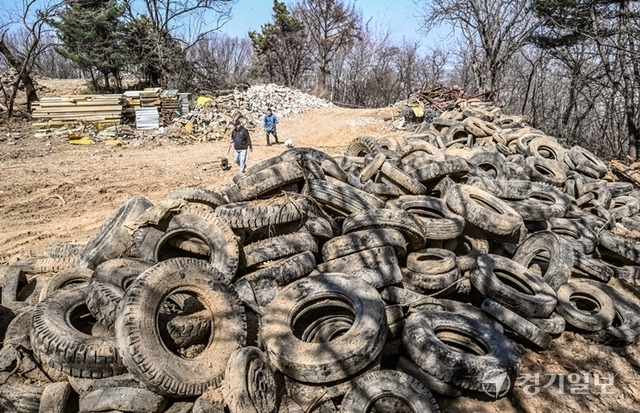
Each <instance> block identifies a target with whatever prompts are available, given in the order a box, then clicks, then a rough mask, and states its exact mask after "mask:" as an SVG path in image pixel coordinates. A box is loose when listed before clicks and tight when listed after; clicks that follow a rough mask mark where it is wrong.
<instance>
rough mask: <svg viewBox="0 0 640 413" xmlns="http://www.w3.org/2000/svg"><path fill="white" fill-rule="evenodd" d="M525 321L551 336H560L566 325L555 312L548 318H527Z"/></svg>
mask: <svg viewBox="0 0 640 413" xmlns="http://www.w3.org/2000/svg"><path fill="white" fill-rule="evenodd" d="M527 321H529V322H530V323H532V324H533V325H535V326H536V327H538V328H539V329H540V330H542V331H544V332H545V333H547V334H549V335H552V336H557V335H560V334H562V333H563V332H564V328H565V326H566V323H567V322H566V321H565V320H564V318H562V316H561V315H560V314H558V313H556V312H553V313H551V316H549V317H548V318H527Z"/></svg>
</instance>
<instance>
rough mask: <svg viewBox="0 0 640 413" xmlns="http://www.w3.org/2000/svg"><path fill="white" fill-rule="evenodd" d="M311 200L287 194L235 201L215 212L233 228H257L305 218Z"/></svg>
mask: <svg viewBox="0 0 640 413" xmlns="http://www.w3.org/2000/svg"><path fill="white" fill-rule="evenodd" d="M308 209H309V202H308V201H307V200H306V199H304V198H301V197H292V196H285V197H281V198H271V199H265V200H257V201H245V202H235V203H233V204H228V205H224V206H222V207H219V208H217V209H216V211H215V213H216V215H217V216H219V217H220V218H222V219H224V220H225V221H226V222H227V223H228V224H229V226H230V227H231V228H251V229H257V228H260V227H263V226H265V225H276V224H285V223H287V222H292V221H296V220H299V219H302V218H304V217H305V216H306V215H307V212H308Z"/></svg>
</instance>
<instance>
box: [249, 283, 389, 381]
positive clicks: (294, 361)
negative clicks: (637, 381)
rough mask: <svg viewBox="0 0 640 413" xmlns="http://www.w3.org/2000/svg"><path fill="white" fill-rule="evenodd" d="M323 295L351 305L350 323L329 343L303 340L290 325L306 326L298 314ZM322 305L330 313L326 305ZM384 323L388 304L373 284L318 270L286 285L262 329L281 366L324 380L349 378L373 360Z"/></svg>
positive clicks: (382, 337)
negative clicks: (341, 333)
mask: <svg viewBox="0 0 640 413" xmlns="http://www.w3.org/2000/svg"><path fill="white" fill-rule="evenodd" d="M303 292H304V293H303ZM325 298H326V299H328V300H329V301H331V300H335V303H334V305H336V306H337V307H338V308H347V311H348V312H349V313H350V314H352V316H353V324H352V326H351V328H350V329H349V330H348V331H347V332H346V333H345V334H344V335H342V336H341V337H338V338H336V339H334V340H332V341H330V342H326V343H309V342H304V341H302V340H301V339H299V338H298V337H297V336H296V334H294V331H293V330H292V328H295V329H296V331H299V330H298V328H302V329H304V328H307V327H308V326H307V325H298V324H299V323H298V321H299V317H300V316H303V315H304V313H305V311H307V312H309V311H311V312H313V310H314V303H318V300H322V299H325ZM320 308H324V309H325V310H323V313H326V309H327V307H324V306H321V307H320ZM329 309H332V307H331V304H329ZM300 322H302V321H300ZM384 324H385V311H384V303H383V302H382V299H381V298H380V295H379V294H378V292H377V291H376V289H375V288H374V287H371V286H370V285H368V284H367V283H366V282H364V281H362V280H359V279H357V278H353V277H345V276H344V275H342V274H318V275H315V276H309V277H306V278H304V279H302V280H298V281H296V282H295V283H293V284H290V285H288V286H287V287H286V288H285V289H283V290H282V291H281V292H280V293H279V294H278V295H277V296H276V298H275V299H274V300H273V301H272V302H271V304H269V306H268V307H267V308H266V310H265V316H264V317H263V318H262V323H261V331H260V332H261V335H262V338H263V343H264V347H265V351H266V353H267V355H268V357H269V360H270V361H271V363H272V365H273V366H275V367H276V368H277V369H278V370H280V371H282V372H283V373H284V374H286V375H288V376H290V377H292V378H294V379H296V380H300V381H304V382H307V383H324V382H328V381H336V380H341V379H344V378H346V377H349V376H351V375H352V374H354V373H356V372H358V371H360V370H361V369H362V368H363V367H365V366H367V365H368V364H369V363H371V362H372V361H373V360H374V359H375V358H376V357H377V356H378V354H379V353H380V352H381V351H382V346H383V345H384V341H385V339H386V333H387V330H386V329H385V328H383V327H384Z"/></svg>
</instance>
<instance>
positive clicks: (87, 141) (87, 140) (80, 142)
mask: <svg viewBox="0 0 640 413" xmlns="http://www.w3.org/2000/svg"><path fill="white" fill-rule="evenodd" d="M69 143H70V144H72V145H93V144H94V143H96V141H94V140H93V139H91V138H80V139H69Z"/></svg>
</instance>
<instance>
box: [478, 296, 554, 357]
mask: <svg viewBox="0 0 640 413" xmlns="http://www.w3.org/2000/svg"><path fill="white" fill-rule="evenodd" d="M480 308H481V309H482V311H485V312H486V313H487V314H489V315H491V316H492V317H493V318H495V319H496V320H498V321H499V322H500V323H502V325H504V326H505V327H506V328H507V329H509V330H511V331H513V332H514V333H516V334H517V335H518V336H519V337H521V338H522V339H524V340H526V341H527V342H529V343H531V344H534V345H535V346H536V347H538V348H540V349H542V350H545V349H547V348H549V345H550V344H551V336H549V334H547V333H545V332H544V331H542V329H540V328H539V327H538V326H536V325H535V324H533V323H532V322H530V321H528V320H527V319H525V318H523V317H521V316H520V315H518V314H517V313H515V312H513V311H511V310H510V309H508V308H507V307H505V306H503V305H501V304H500V303H497V302H495V301H493V300H492V299H490V298H487V299H485V300H484V301H483V302H482V306H481V307H480Z"/></svg>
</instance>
